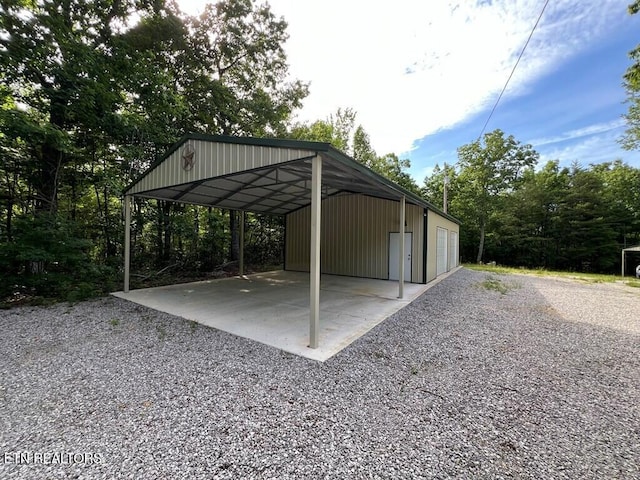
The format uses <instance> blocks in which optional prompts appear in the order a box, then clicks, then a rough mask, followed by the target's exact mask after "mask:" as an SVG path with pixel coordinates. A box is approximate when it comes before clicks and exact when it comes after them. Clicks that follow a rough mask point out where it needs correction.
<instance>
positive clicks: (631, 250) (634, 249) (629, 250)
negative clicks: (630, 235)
mask: <svg viewBox="0 0 640 480" xmlns="http://www.w3.org/2000/svg"><path fill="white" fill-rule="evenodd" d="M627 253H636V254H637V253H640V245H636V246H635V247H627V248H623V249H622V277H623V278H624V272H625V262H626V261H627ZM635 273H636V272H635V271H634V272H633V274H634V275H635Z"/></svg>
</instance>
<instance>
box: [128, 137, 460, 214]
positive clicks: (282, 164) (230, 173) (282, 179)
mask: <svg viewBox="0 0 640 480" xmlns="http://www.w3.org/2000/svg"><path fill="white" fill-rule="evenodd" d="M315 156H320V157H321V158H322V165H323V166H322V187H321V188H322V196H323V197H327V196H332V195H337V194H341V193H360V194H364V195H369V196H373V197H378V198H386V199H390V200H399V199H400V198H401V197H403V196H404V197H405V198H406V200H407V201H408V202H409V203H413V204H415V205H420V206H422V207H424V208H428V209H430V210H433V211H436V212H438V213H439V214H440V215H442V216H444V217H446V218H448V219H449V220H452V221H454V222H456V223H459V222H458V220H456V219H455V218H453V217H451V216H449V215H447V214H445V213H444V212H442V211H441V210H439V209H438V208H436V207H435V206H433V205H432V204H430V203H429V202H427V201H425V200H424V199H422V198H420V197H418V196H417V195H415V194H413V193H412V192H410V191H408V190H406V189H404V188H402V187H401V186H399V185H396V184H395V183H393V182H391V181H390V180H388V179H386V178H384V177H382V176H381V175H378V174H377V173H375V172H373V171H372V170H370V169H368V168H367V167H365V166H364V165H362V164H360V163H358V162H356V161H355V160H353V159H352V158H350V157H348V156H347V155H345V154H344V153H342V152H340V151H339V150H337V149H336V148H334V147H333V146H332V145H331V144H329V143H323V142H307V141H299V140H283V139H265V138H253V137H229V136H222V135H201V134H190V135H186V136H184V137H182V138H181V139H180V140H179V141H178V142H177V143H176V144H175V145H174V146H173V147H172V148H171V149H170V150H169V151H168V152H167V154H166V155H164V156H163V157H162V158H160V159H159V160H158V161H156V162H155V163H154V164H152V165H151V166H150V167H149V169H148V170H147V171H146V172H145V173H144V174H142V175H141V176H140V177H139V178H138V179H137V180H135V181H134V182H133V183H132V184H131V185H130V186H129V187H128V188H127V189H126V191H125V195H132V196H137V197H146V198H155V199H159V200H168V201H172V202H179V203H190V204H196V205H206V206H216V207H220V208H227V209H232V210H242V211H250V212H258V213H267V214H274V215H286V214H287V213H290V212H292V211H295V210H297V209H299V208H303V207H306V206H308V205H310V203H311V176H312V175H311V165H312V159H313V158H314V157H315Z"/></svg>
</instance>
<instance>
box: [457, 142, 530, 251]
mask: <svg viewBox="0 0 640 480" xmlns="http://www.w3.org/2000/svg"><path fill="white" fill-rule="evenodd" d="M537 160H538V153H537V152H536V151H535V150H533V148H532V147H531V145H522V144H521V143H520V142H518V141H517V140H516V139H515V138H514V137H513V135H509V136H508V137H505V135H504V133H503V132H502V131H501V130H494V131H493V132H490V133H487V134H485V135H484V138H483V140H482V141H481V140H476V141H475V142H472V143H470V144H467V145H463V146H462V147H460V148H459V149H458V169H459V172H460V173H459V174H458V176H457V177H456V179H455V180H456V184H455V185H456V189H457V195H456V197H455V202H457V205H456V203H454V204H453V205H456V206H457V208H458V210H459V211H460V212H461V213H462V214H463V216H464V217H465V218H466V219H468V220H470V222H469V224H470V225H472V226H473V228H474V229H475V230H476V231H477V232H478V237H479V238H478V248H477V255H476V262H481V261H482V259H483V258H484V253H485V236H486V235H487V233H489V234H491V233H492V231H493V230H494V228H495V227H494V223H495V220H496V219H495V217H496V215H497V214H499V212H500V210H501V206H502V204H503V199H504V196H505V195H506V194H508V193H510V192H511V191H513V190H514V189H517V188H518V186H519V184H520V183H521V179H522V176H523V175H524V174H525V172H526V171H527V170H528V169H531V168H532V167H533V166H534V165H535V164H536V162H537ZM453 205H452V206H453ZM465 225H467V224H466V223H465Z"/></svg>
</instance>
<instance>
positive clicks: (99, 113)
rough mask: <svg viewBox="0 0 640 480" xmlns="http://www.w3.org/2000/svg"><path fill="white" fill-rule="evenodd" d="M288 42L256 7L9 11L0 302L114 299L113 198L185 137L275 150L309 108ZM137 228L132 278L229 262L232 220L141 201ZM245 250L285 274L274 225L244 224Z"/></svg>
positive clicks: (118, 246)
mask: <svg viewBox="0 0 640 480" xmlns="http://www.w3.org/2000/svg"><path fill="white" fill-rule="evenodd" d="M134 13H135V14H134ZM286 27H287V25H286V22H285V21H284V20H283V19H282V18H278V17H276V16H275V15H274V14H273V13H272V12H271V10H270V8H269V6H268V5H266V4H265V5H263V4H258V3H257V2H255V1H253V0H221V1H219V2H217V3H215V4H213V5H209V6H207V7H206V9H205V11H204V13H203V14H202V15H200V16H199V17H197V18H195V17H189V16H186V15H184V14H183V13H181V12H180V11H179V10H178V9H177V7H176V6H175V4H174V3H173V2H165V1H164V0H158V1H151V0H120V1H117V2H112V1H105V2H85V1H83V0H51V1H48V2H44V3H43V2H31V1H29V0H24V1H19V2H10V6H9V4H6V2H5V3H3V5H2V15H1V16H0V64H1V65H2V68H1V69H0V78H2V82H1V85H0V155H1V157H2V162H0V257H1V258H0V263H1V267H2V268H3V271H6V272H7V274H6V275H4V276H3V278H2V281H1V282H0V295H2V296H3V297H4V296H11V295H14V294H15V295H17V296H20V295H31V296H47V297H55V298H62V299H70V300H77V299H81V298H86V297H88V296H92V295H95V294H97V293H100V292H103V291H105V290H113V289H115V288H117V283H114V282H113V281H112V278H113V275H114V274H118V271H119V269H120V268H121V264H122V259H121V255H122V252H123V246H122V237H123V235H122V233H123V231H122V230H123V227H122V205H121V200H120V195H121V192H122V191H123V189H124V188H125V186H126V185H127V184H129V183H130V182H131V181H132V179H133V178H135V177H137V176H138V175H139V174H140V173H141V172H142V171H144V170H145V169H146V168H147V167H148V166H149V165H150V163H151V162H153V161H154V160H155V159H156V158H157V156H158V155H159V154H161V153H163V152H164V151H166V149H167V147H168V146H169V145H171V144H172V143H173V142H175V141H176V140H177V139H178V138H179V137H180V136H182V135H183V134H185V133H187V132H206V133H226V134H247V135H256V136H260V135H273V136H279V135H283V134H284V133H285V131H286V126H287V124H288V121H289V117H290V115H291V112H292V111H293V110H294V109H295V108H298V107H299V106H300V105H301V101H302V99H303V98H304V97H305V96H306V95H307V92H308V89H307V86H306V85H305V84H304V83H302V82H300V81H297V80H290V79H289V75H288V65H287V61H286V55H285V52H284V48H283V45H284V42H285V41H286V39H287V32H286ZM350 115H351V113H350V112H344V114H343V115H341V116H340V117H339V118H337V119H336V128H337V132H338V133H337V135H338V136H339V137H340V138H346V137H345V136H344V132H343V131H344V130H345V129H347V128H348V124H349V118H350ZM341 132H342V133H341ZM132 217H133V224H132V253H133V255H132V258H133V265H132V266H133V269H134V271H135V270H136V269H137V271H138V272H143V273H145V274H146V272H152V271H157V270H160V269H162V268H165V267H167V266H170V265H171V266H175V269H183V270H185V271H187V270H188V271H191V272H196V273H197V274H199V273H203V272H211V271H212V270H214V269H216V268H217V266H219V265H221V264H223V263H225V262H227V261H228V260H229V259H230V257H232V256H233V249H232V248H231V246H230V243H231V239H232V238H234V234H235V232H237V230H234V228H237V223H236V224H235V226H234V224H233V222H232V221H231V220H232V219H233V216H232V215H230V214H229V212H223V211H220V210H217V209H206V208H202V207H192V206H182V205H169V204H158V203H157V202H155V201H150V200H141V199H136V201H135V202H134V205H133V212H132ZM228 225H229V226H228ZM230 227H232V228H230ZM248 234H249V235H252V236H251V242H254V243H250V244H249V245H248V247H249V250H248V255H249V259H251V260H253V259H254V258H255V259H256V261H262V260H267V259H268V260H269V261H270V262H272V261H276V260H277V259H278V258H280V256H281V253H279V252H276V250H277V248H278V245H279V243H278V242H280V237H281V227H280V226H279V225H278V224H277V222H275V223H274V222H273V221H271V220H267V219H264V218H256V219H253V220H252V224H251V228H249V230H248ZM269 240H273V245H274V247H273V249H272V250H271V251H269V252H268V253H267V254H266V255H263V257H264V258H257V257H259V255H258V254H257V253H256V252H258V250H259V248H260V247H259V245H261V244H263V243H264V242H267V241H269ZM267 257H268V258H267ZM118 276H120V275H118ZM134 280H135V279H134Z"/></svg>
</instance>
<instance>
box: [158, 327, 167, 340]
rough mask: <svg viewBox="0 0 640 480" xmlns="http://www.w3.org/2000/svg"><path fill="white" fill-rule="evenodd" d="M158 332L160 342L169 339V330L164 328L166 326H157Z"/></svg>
mask: <svg viewBox="0 0 640 480" xmlns="http://www.w3.org/2000/svg"><path fill="white" fill-rule="evenodd" d="M156 330H157V331H158V336H159V337H160V340H164V339H165V338H167V329H166V328H164V325H158V326H156Z"/></svg>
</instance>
